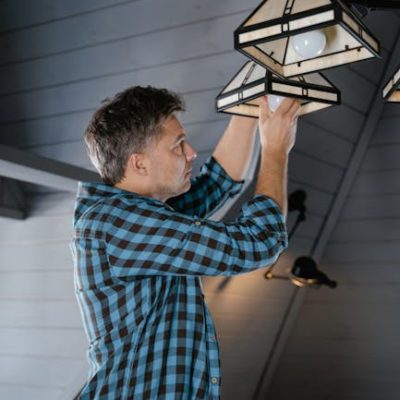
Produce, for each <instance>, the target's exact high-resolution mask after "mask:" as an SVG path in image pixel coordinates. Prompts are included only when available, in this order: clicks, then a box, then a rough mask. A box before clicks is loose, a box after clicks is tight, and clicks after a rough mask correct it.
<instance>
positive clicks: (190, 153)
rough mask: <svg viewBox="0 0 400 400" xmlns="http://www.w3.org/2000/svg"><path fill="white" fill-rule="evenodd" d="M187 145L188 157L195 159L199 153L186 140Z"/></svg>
mask: <svg viewBox="0 0 400 400" xmlns="http://www.w3.org/2000/svg"><path fill="white" fill-rule="evenodd" d="M185 145H186V146H185V155H186V159H187V160H188V161H193V160H194V159H195V158H196V157H197V153H196V151H195V150H194V148H193V147H192V146H191V145H190V144H189V143H187V142H186V143H185Z"/></svg>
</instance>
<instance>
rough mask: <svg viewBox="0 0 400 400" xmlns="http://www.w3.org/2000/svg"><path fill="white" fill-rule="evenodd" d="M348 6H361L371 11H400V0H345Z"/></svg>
mask: <svg viewBox="0 0 400 400" xmlns="http://www.w3.org/2000/svg"><path fill="white" fill-rule="evenodd" d="M343 2H344V3H346V4H348V5H352V4H359V5H360V6H364V7H367V8H371V9H387V8H389V9H400V1H399V0H344V1H343Z"/></svg>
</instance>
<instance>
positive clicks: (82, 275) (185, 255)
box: [71, 156, 287, 400]
mask: <svg viewBox="0 0 400 400" xmlns="http://www.w3.org/2000/svg"><path fill="white" fill-rule="evenodd" d="M242 183H243V182H235V181H233V180H232V179H231V178H230V177H229V176H228V175H227V173H226V172H225V171H224V170H223V168H222V167H221V165H220V164H219V163H218V162H217V161H216V160H215V159H214V158H213V157H212V156H211V157H210V158H209V159H208V160H207V162H206V163H205V164H204V165H203V167H202V169H201V172H200V175H199V176H198V177H197V178H195V179H193V180H192V186H191V189H190V190H189V191H188V192H187V193H185V194H183V195H181V196H178V197H176V198H173V199H170V200H169V201H167V202H166V203H165V202H162V201H160V200H157V199H154V198H150V197H144V196H140V195H138V194H136V193H132V192H128V191H124V190H121V189H118V188H115V187H113V186H111V185H106V184H99V183H80V186H79V189H78V196H77V201H76V208H75V220H74V237H73V239H72V242H71V250H72V254H73V259H74V271H75V291H76V296H77V299H78V302H79V305H80V308H81V313H82V318H83V322H84V326H85V330H86V334H87V336H88V340H89V350H88V358H89V362H90V367H91V368H90V372H89V379H88V382H87V384H86V385H85V386H84V388H83V389H82V391H81V394H80V399H99V400H100V399H107V400H111V399H112V400H117V399H118V400H122V399H134V400H141V399H150V400H154V399H170V400H177V399H181V400H189V399H191V400H192V399H193V400H194V399H196V400H197V399H219V393H220V383H221V375H220V360H219V352H218V343H217V338H216V332H215V328H214V324H213V321H212V319H211V315H210V312H209V310H208V308H207V306H206V303H205V301H204V294H203V291H202V287H201V282H200V278H199V277H200V276H201V275H234V274H240V273H244V272H249V271H252V270H255V269H257V268H261V267H265V266H266V265H267V264H271V263H273V262H274V261H275V260H276V259H277V257H278V256H279V254H280V253H281V252H282V251H283V250H284V249H285V248H286V247H287V234H286V228H285V223H284V219H283V216H282V214H281V212H280V210H279V208H278V206H277V205H276V203H275V202H274V201H273V200H272V199H270V198H268V197H267V196H264V195H260V194H259V195H256V196H254V197H253V198H252V199H251V200H250V201H248V202H247V203H246V204H244V205H243V207H242V209H241V213H240V215H239V217H238V218H237V220H236V221H234V222H232V223H224V222H217V221H212V220H210V219H206V218H207V216H209V215H210V213H211V212H214V211H215V210H216V209H217V208H218V206H220V205H221V204H222V203H223V202H224V201H225V200H226V199H227V198H228V197H229V196H233V195H234V194H236V193H238V192H239V191H240V189H241V187H242Z"/></svg>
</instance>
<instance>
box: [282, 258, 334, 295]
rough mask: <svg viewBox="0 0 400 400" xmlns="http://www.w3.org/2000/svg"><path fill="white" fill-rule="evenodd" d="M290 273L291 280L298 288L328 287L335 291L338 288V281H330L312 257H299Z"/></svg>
mask: <svg viewBox="0 0 400 400" xmlns="http://www.w3.org/2000/svg"><path fill="white" fill-rule="evenodd" d="M290 272H291V277H290V280H291V281H292V282H293V283H294V284H295V285H296V286H300V287H303V286H320V285H326V286H329V287H330V288H331V289H334V288H335V287H336V286H337V282H336V281H332V280H330V279H329V278H328V276H327V275H326V274H324V273H323V272H322V271H320V270H319V269H318V268H317V264H316V262H315V261H314V259H313V258H311V257H307V256H302V257H298V258H297V259H296V260H295V262H294V265H293V267H292V269H291V271H290Z"/></svg>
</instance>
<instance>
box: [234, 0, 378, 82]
mask: <svg viewBox="0 0 400 400" xmlns="http://www.w3.org/2000/svg"><path fill="white" fill-rule="evenodd" d="M315 30H319V31H321V32H323V33H324V35H325V37H326V45H325V48H324V49H323V50H322V52H321V53H320V54H319V55H317V56H313V57H310V58H304V56H301V55H299V54H298V53H297V52H296V51H295V49H294V47H293V36H295V35H298V34H301V33H305V32H311V31H315ZM234 36H235V49H236V50H238V51H240V52H242V53H243V54H245V55H246V56H247V57H249V58H251V59H253V60H254V61H256V62H257V63H259V64H261V65H263V66H264V67H265V68H267V69H269V70H271V71H272V72H274V73H275V74H277V75H279V76H280V77H282V78H287V77H292V76H297V75H301V74H307V73H310V72H315V71H321V70H324V69H326V68H332V67H334V66H338V65H344V64H348V63H352V62H356V61H362V60H366V59H370V58H374V57H379V53H380V43H379V41H378V40H377V39H376V38H375V37H374V36H373V35H372V33H371V32H370V31H369V30H368V28H367V27H366V26H365V25H364V24H363V22H361V20H359V19H358V18H357V16H356V15H355V14H353V13H352V11H350V9H349V8H348V7H347V6H346V5H345V4H344V3H342V2H341V1H340V0H285V1H283V0H264V1H263V2H262V3H261V4H260V5H259V6H258V7H257V8H256V10H255V11H254V12H253V13H252V14H251V15H250V16H249V17H248V18H247V19H246V20H245V21H244V22H243V23H242V24H241V25H240V26H239V27H238V28H237V29H236V31H235V34H234Z"/></svg>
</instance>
